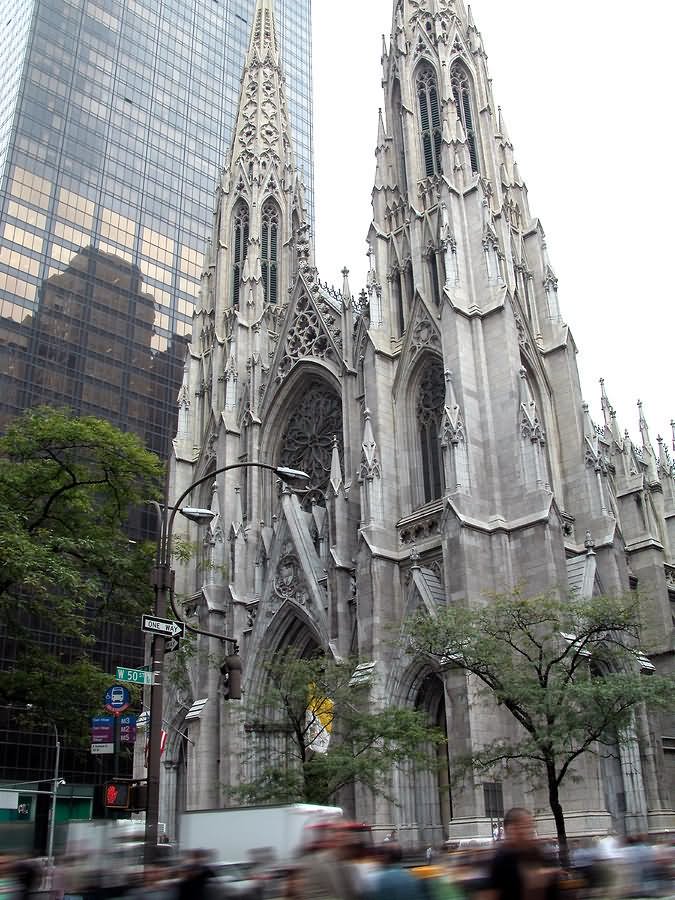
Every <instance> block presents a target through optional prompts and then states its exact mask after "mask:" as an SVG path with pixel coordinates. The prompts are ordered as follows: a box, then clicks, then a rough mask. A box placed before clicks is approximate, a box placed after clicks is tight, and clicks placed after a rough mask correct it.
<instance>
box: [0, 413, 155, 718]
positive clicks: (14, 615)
mask: <svg viewBox="0 0 675 900" xmlns="http://www.w3.org/2000/svg"><path fill="white" fill-rule="evenodd" d="M162 477H163V469H162V465H161V463H160V461H159V459H158V458H157V457H156V456H155V455H154V454H152V453H149V452H148V451H147V450H145V448H144V447H143V445H142V444H141V442H140V440H139V439H138V438H137V437H136V436H135V435H132V434H126V433H123V432H121V431H120V430H118V429H117V428H115V427H114V426H113V425H111V424H110V423H108V422H105V421H101V420H99V419H94V418H76V417H74V416H73V415H71V414H69V413H68V412H65V411H57V410H53V409H47V408H39V409H33V410H29V411H27V412H26V413H24V415H22V416H21V417H19V418H17V419H16V420H14V421H13V422H12V423H11V424H10V426H9V427H8V429H7V431H6V433H5V434H4V436H2V437H0V620H1V621H2V622H3V624H4V626H5V641H6V642H12V643H13V647H14V650H15V652H16V662H15V664H14V665H13V667H11V668H9V669H7V668H6V669H5V671H4V672H3V674H2V679H1V681H0V703H25V702H31V703H33V705H34V707H35V709H36V713H39V712H40V708H41V706H42V704H43V702H44V703H46V702H47V695H49V701H48V706H49V709H50V711H51V713H52V715H54V716H55V717H56V718H57V719H58V718H59V717H61V718H65V716H66V715H67V711H68V710H69V709H71V708H72V705H73V702H77V701H78V700H80V699H82V698H83V697H84V696H85V695H88V693H89V692H90V691H91V690H92V689H93V685H94V684H96V683H97V678H96V673H97V672H98V674H101V672H100V669H97V667H96V666H95V661H94V657H95V628H96V627H99V626H100V625H101V624H102V623H104V622H114V623H117V624H125V623H128V622H129V621H130V620H131V621H133V617H135V616H136V615H137V614H140V612H141V611H142V610H143V611H145V610H148V609H150V608H151V605H152V589H151V587H150V584H149V572H150V566H151V562H152V554H153V547H152V545H149V544H146V543H142V542H139V543H134V542H131V541H130V540H129V537H128V532H127V530H126V526H127V522H128V517H129V511H130V509H132V508H133V507H136V506H139V505H140V504H143V503H144V502H145V501H147V500H148V499H151V498H156V497H158V496H159V489H160V485H161V482H162ZM39 632H47V633H49V635H50V640H49V641H48V642H44V641H40V640H39ZM59 672H61V674H62V676H63V677H59ZM65 676H67V677H65ZM108 681H109V676H108ZM99 686H100V685H98V684H97V686H96V690H97V691H98V688H99ZM74 691H76V693H75V694H73V692H74ZM67 693H68V696H67ZM96 705H100V698H99V699H98V701H97V704H96ZM42 708H43V709H44V708H45V707H42Z"/></svg>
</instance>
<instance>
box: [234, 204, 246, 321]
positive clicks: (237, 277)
mask: <svg viewBox="0 0 675 900" xmlns="http://www.w3.org/2000/svg"><path fill="white" fill-rule="evenodd" d="M248 235H249V210H248V204H247V203H246V201H245V200H243V199H241V200H238V201H237V203H236V205H235V207H234V211H233V213H232V306H233V307H234V308H235V309H237V308H238V307H239V293H240V290H241V277H242V274H243V270H244V261H245V260H246V253H247V250H248Z"/></svg>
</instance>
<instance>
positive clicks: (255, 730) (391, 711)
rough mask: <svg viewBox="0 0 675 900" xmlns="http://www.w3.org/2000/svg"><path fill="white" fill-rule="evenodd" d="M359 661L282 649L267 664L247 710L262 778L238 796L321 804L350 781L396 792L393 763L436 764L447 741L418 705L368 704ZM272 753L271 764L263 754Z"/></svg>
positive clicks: (252, 754) (250, 756)
mask: <svg viewBox="0 0 675 900" xmlns="http://www.w3.org/2000/svg"><path fill="white" fill-rule="evenodd" d="M355 670H356V663H355V662H354V661H353V660H346V661H344V662H341V663H338V662H335V661H334V660H329V659H326V658H323V657H313V658H309V659H302V658H298V657H297V656H296V655H294V654H293V653H292V652H289V653H286V654H276V655H274V656H271V657H270V658H269V659H268V660H266V662H265V663H264V673H263V678H262V682H263V684H264V687H263V688H262V690H261V691H260V692H259V693H257V694H256V696H255V698H254V699H253V700H250V701H249V702H248V703H247V705H246V707H245V711H244V716H245V730H246V732H247V733H248V735H249V739H248V744H249V746H248V750H247V751H246V753H245V757H247V759H246V760H245V761H253V760H256V761H257V771H258V774H257V776H256V777H255V778H254V779H253V780H252V781H251V782H249V783H247V784H243V785H242V786H241V787H240V788H239V789H238V791H237V794H238V797H239V798H240V799H241V800H243V801H244V802H248V803H292V802H305V803H320V804H326V803H330V802H332V801H334V800H335V797H336V794H337V792H338V791H339V790H340V789H341V788H343V787H346V786H348V785H357V784H359V785H362V786H364V787H366V788H368V789H370V790H371V791H373V792H374V793H376V794H379V795H383V796H388V795H389V786H390V783H391V774H392V768H393V767H395V766H396V765H397V764H399V763H401V762H403V761H404V760H409V761H412V762H413V763H414V765H415V767H416V768H417V769H418V770H419V769H433V768H435V767H436V764H437V763H436V747H437V745H438V744H440V743H443V742H444V741H445V736H444V735H443V734H442V733H441V731H440V730H439V729H437V728H434V727H431V726H430V725H429V723H428V721H427V718H426V716H425V715H424V714H423V713H421V712H419V711H417V710H414V709H410V708H393V707H390V708H387V709H384V710H381V711H372V710H368V709H366V708H365V704H364V702H363V701H364V697H363V694H364V692H365V691H367V689H368V687H369V684H370V681H369V678H368V676H367V675H365V674H363V675H362V674H361V670H359V672H358V674H357V676H356V677H355V675H354V673H355ZM263 756H264V763H261V760H262V758H263Z"/></svg>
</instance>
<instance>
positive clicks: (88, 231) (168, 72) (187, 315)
mask: <svg viewBox="0 0 675 900" xmlns="http://www.w3.org/2000/svg"><path fill="white" fill-rule="evenodd" d="M254 5H255V4H254V0H154V2H152V3H151V2H149V0H0V23H1V24H0V72H2V82H1V83H0V428H1V427H2V425H3V424H4V423H6V422H7V421H8V420H9V419H10V418H12V417H13V416H14V415H16V414H17V413H19V412H21V411H22V410H23V409H24V408H26V407H28V406H34V405H37V404H40V403H47V404H50V405H54V406H67V407H70V408H72V409H74V410H75V411H76V412H77V413H78V414H86V415H95V416H100V417H105V418H107V419H109V420H110V421H112V422H113V423H114V424H116V425H118V426H120V427H122V428H125V429H129V430H132V431H134V432H136V433H138V434H139V435H140V436H141V437H142V438H143V440H144V441H145V442H146V444H147V446H148V447H149V448H150V449H152V450H154V451H156V452H158V453H160V454H161V455H165V454H166V450H167V447H168V445H169V441H170V440H171V438H172V437H173V435H174V434H175V430H176V422H175V416H176V396H177V393H178V390H179V386H180V381H181V375H182V369H183V355H184V347H185V340H186V338H187V336H189V333H190V328H191V317H192V307H193V302H194V298H195V296H196V294H197V292H198V289H199V279H200V274H201V268H202V256H203V250H204V245H205V239H206V237H207V236H208V235H209V234H210V232H211V222H212V215H213V208H214V200H213V196H214V188H215V183H216V178H217V174H218V172H219V170H220V169H221V167H222V166H223V164H224V162H225V159H226V154H227V152H228V149H229V145H230V141H231V133H232V128H233V127H234V123H235V116H236V110H237V101H238V94H239V84H240V77H241V71H242V65H243V60H244V57H245V53H246V47H247V44H248V36H249V31H250V24H251V18H252V15H253V9H254ZM276 5H277V9H276V12H277V18H278V23H279V27H280V37H281V45H282V53H283V62H284V70H285V73H286V78H287V95H288V100H289V113H290V119H291V123H292V127H293V132H294V141H295V147H296V153H297V154H298V159H297V162H298V166H299V169H300V170H301V171H302V173H303V176H304V180H305V184H306V197H307V202H308V206H309V209H310V211H311V210H312V208H313V201H312V197H313V193H312V189H313V174H312V97H311V27H310V26H311V14H310V7H311V0H277V4H276ZM4 637H5V636H3V633H2V625H1V624H0V669H1V668H2V667H3V666H6V665H7V664H11V653H10V654H9V655H8V653H7V641H6V640H4ZM101 650H105V646H103V647H102V648H101ZM110 657H111V660H112V657H113V646H112V644H111V645H110ZM117 661H119V660H117ZM125 662H128V663H131V662H132V660H128V661H126V660H125ZM0 718H1V717H0ZM7 727H8V728H10V727H11V726H10V724H9V723H8V725H7ZM47 744H48V742H47ZM49 758H50V757H49V751H48V749H46V750H45V757H44V766H43V769H46V767H47V763H48V760H49ZM15 763H16V766H15V767H12V771H11V772H10V771H8V770H7V768H6V767H5V766H4V765H3V761H2V759H1V758H0V780H1V779H2V778H8V777H9V778H18V777H20V776H21V775H23V774H26V773H25V772H24V773H22V772H20V771H19V768H20V765H21V759H20V758H17V759H15ZM0 812H1V811H0ZM0 818H1V816H0Z"/></svg>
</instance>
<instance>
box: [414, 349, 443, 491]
mask: <svg viewBox="0 0 675 900" xmlns="http://www.w3.org/2000/svg"><path fill="white" fill-rule="evenodd" d="M444 403H445V378H444V377H443V367H442V365H441V363H440V361H439V360H437V359H433V360H431V361H428V362H427V363H426V364H425V367H424V372H423V373H422V377H421V379H420V382H419V390H418V394H417V428H418V434H419V439H420V455H421V457H422V460H421V462H422V480H423V488H424V503H430V502H431V501H432V500H437V499H438V498H439V497H442V496H443V489H444V485H443V466H442V464H441V440H440V428H441V419H442V417H443V406H444Z"/></svg>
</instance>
